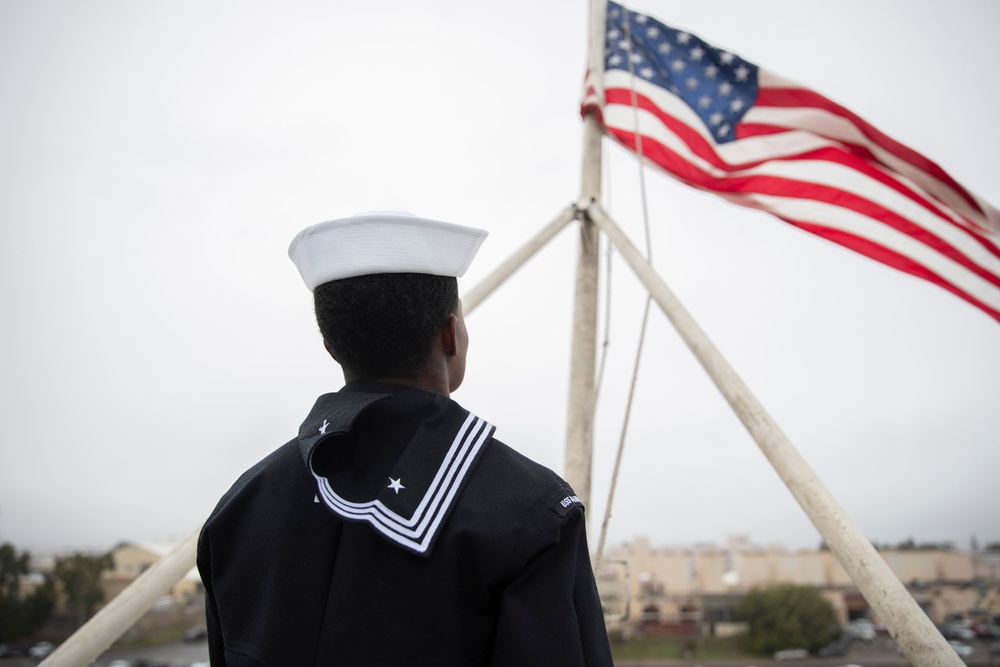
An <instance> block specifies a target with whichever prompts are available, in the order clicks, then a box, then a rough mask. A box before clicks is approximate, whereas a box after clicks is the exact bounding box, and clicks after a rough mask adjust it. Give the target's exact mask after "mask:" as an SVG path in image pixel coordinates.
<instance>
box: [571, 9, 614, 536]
mask: <svg viewBox="0 0 1000 667" xmlns="http://www.w3.org/2000/svg"><path fill="white" fill-rule="evenodd" d="M606 14H607V0H591V2H590V37H589V40H588V49H587V71H588V72H602V71H603V70H604V40H605V37H604V32H605V23H606V21H607V17H606ZM596 79H598V80H599V79H600V77H596ZM602 94H603V93H602ZM602 136H603V133H602V130H601V124H600V121H599V119H598V116H597V112H596V110H594V109H591V110H589V111H588V112H587V113H586V114H585V115H584V117H583V167H582V173H581V177H580V202H581V204H582V205H583V206H587V205H588V204H589V202H591V201H598V200H599V199H600V197H601V138H602ZM599 250H600V236H599V233H598V230H597V226H596V225H595V224H594V223H593V222H592V221H591V220H589V219H588V218H587V217H586V216H583V217H582V219H581V220H580V245H579V249H578V252H577V264H576V293H575V300H574V311H573V343H572V348H571V353H570V372H569V399H568V407H567V414H566V449H565V452H566V460H565V464H564V467H563V476H564V477H565V478H566V481H567V482H569V484H570V486H571V487H572V488H573V490H574V492H575V493H576V495H577V496H578V497H579V498H580V500H581V501H582V502H583V504H584V505H585V506H589V505H590V477H591V462H592V459H593V439H594V375H595V371H596V359H597V287H598V285H597V283H598V269H599V266H600V262H599ZM588 516H589V515H588Z"/></svg>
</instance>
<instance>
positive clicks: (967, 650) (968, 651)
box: [948, 639, 975, 658]
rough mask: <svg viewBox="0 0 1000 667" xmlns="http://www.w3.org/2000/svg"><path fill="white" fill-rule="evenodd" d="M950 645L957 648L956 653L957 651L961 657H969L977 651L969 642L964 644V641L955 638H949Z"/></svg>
mask: <svg viewBox="0 0 1000 667" xmlns="http://www.w3.org/2000/svg"><path fill="white" fill-rule="evenodd" d="M948 646H950V647H952V648H953V649H955V653H957V654H958V655H959V657H961V658H968V657H969V656H970V655H972V654H973V653H974V652H975V649H973V648H972V647H971V646H969V645H968V644H963V643H962V642H960V641H956V640H954V639H950V640H948Z"/></svg>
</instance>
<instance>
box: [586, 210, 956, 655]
mask: <svg viewBox="0 0 1000 667" xmlns="http://www.w3.org/2000/svg"><path fill="white" fill-rule="evenodd" d="M586 213H587V217H588V218H591V219H593V220H594V222H595V223H596V224H597V225H598V226H599V227H600V229H601V231H603V232H604V233H605V234H607V235H608V238H609V239H610V241H611V242H612V243H613V244H614V245H615V248H617V249H618V252H619V253H620V254H621V256H622V258H623V259H624V260H625V261H626V262H628V264H629V266H631V267H632V270H633V271H634V272H635V274H636V276H637V277H638V278H639V280H640V281H642V283H643V285H645V286H646V289H647V290H649V293H650V295H651V296H652V297H653V299H654V300H655V301H656V303H657V304H658V305H659V306H660V309H661V310H662V311H663V313H664V314H665V315H666V316H667V317H668V318H669V319H670V321H671V323H672V324H673V325H674V328H675V329H676V330H677V332H678V333H679V334H680V335H681V338H683V339H684V342H685V343H687V345H688V347H689V348H691V351H692V352H693V353H694V355H695V357H697V358H698V361H699V362H700V363H701V365H702V367H703V368H704V369H705V371H706V372H707V373H708V375H709V377H711V378H712V381H713V382H714V383H715V386H716V387H718V389H719V391H720V392H722V395H723V396H724V397H725V399H726V401H728V402H729V405H730V406H731V407H732V408H733V411H734V412H735V413H736V415H737V416H738V417H739V419H740V421H742V422H743V425H744V426H745V427H746V429H747V430H748V431H749V432H750V435H751V436H753V439H754V441H756V443H757V445H758V446H759V447H760V449H761V451H762V452H763V453H764V455H765V456H766V457H767V459H768V460H769V461H770V462H771V465H772V466H773V467H774V470H775V472H777V473H778V476H779V477H781V480H782V481H783V482H784V483H785V486H786V487H788V490H789V491H791V492H792V495H793V496H794V497H795V499H796V500H797V501H798V503H799V505H800V506H801V507H802V509H803V510H804V511H805V513H806V515H807V516H808V517H809V520H810V521H812V523H813V525H814V526H816V529H817V530H818V531H819V533H820V535H821V536H822V537H823V540H824V541H825V542H826V544H827V546H829V547H830V551H831V552H833V555H834V556H836V558H837V560H838V561H839V562H840V564H841V565H842V566H843V567H844V569H845V570H846V571H847V574H848V575H850V577H851V580H852V581H854V584H855V585H856V586H857V587H858V589H859V590H860V591H861V593H862V595H864V596H865V599H866V600H867V601H868V603H869V604H870V605H871V606H872V607H873V608H874V609H875V611H876V613H878V616H879V618H880V619H881V620H882V621H883V622H884V623H885V625H886V628H887V629H888V630H889V634H890V635H891V636H892V638H893V639H894V640H895V641H896V644H898V645H899V647H900V648H901V649H902V650H903V653H905V654H906V656H907V657H908V658H909V659H910V660H911V661H912V662H913V664H914V665H917V667H931V666H934V667H938V666H942V667H943V666H945V665H947V666H949V667H960V666H961V665H963V663H962V661H961V659H960V658H959V657H958V654H957V653H955V651H954V650H952V648H951V647H950V646H949V645H948V643H947V642H946V641H945V640H944V638H943V637H942V636H941V633H940V632H939V631H938V629H937V628H936V627H934V624H933V623H931V620H930V619H929V618H928V617H927V614H925V613H924V611H923V610H922V609H921V608H920V606H919V605H918V604H917V602H916V600H914V599H913V596H911V595H910V594H909V592H907V590H906V587H905V586H903V584H902V582H900V581H899V578H898V577H897V576H896V575H895V573H894V572H893V571H892V569H891V568H890V567H889V565H888V564H887V563H886V562H885V560H884V559H883V558H882V557H881V556H880V555H879V554H878V552H877V551H875V548H874V547H873V546H872V544H871V542H869V541H868V540H867V539H866V538H865V537H864V535H863V534H862V533H861V530H860V529H859V528H858V527H857V525H855V523H854V522H853V521H852V520H851V518H850V517H849V516H848V515H847V513H846V512H845V511H844V509H843V508H842V507H841V506H840V504H839V503H838V502H837V501H836V499H835V498H834V497H833V495H832V494H831V493H830V492H829V490H828V489H827V488H826V486H825V485H824V484H823V482H822V481H821V480H820V479H819V477H817V476H816V473H815V472H813V470H812V468H811V467H810V466H809V464H808V463H807V462H806V460H805V459H804V458H803V457H802V455H801V454H799V452H798V450H796V449H795V446H794V445H792V443H791V441H789V439H788V437H787V436H786V435H785V434H784V433H783V432H782V431H781V429H780V428H779V427H778V425H777V424H776V423H774V421H773V420H772V419H771V416H770V415H769V414H768V413H767V411H766V410H765V409H764V406H762V405H761V404H760V402H758V401H757V398H756V397H755V396H754V395H753V393H751V391H750V389H749V388H748V387H747V386H746V385H745V384H744V383H743V380H742V379H741V378H740V377H739V375H737V374H736V371H735V370H734V369H733V367H732V366H730V365H729V362H727V361H726V359H725V358H724V357H723V356H722V354H721V353H720V352H719V351H718V349H717V348H716V347H715V345H714V344H712V341H711V340H709V338H708V336H706V335H705V332H704V331H702V329H701V327H699V326H698V323H697V322H695V321H694V319H693V318H692V317H691V315H690V314H689V313H688V312H687V310H686V309H685V308H684V306H682V305H681V303H680V301H678V300H677V297H675V296H674V294H673V292H671V291H670V288H669V287H667V285H666V283H664V282H663V280H662V279H661V278H660V276H659V275H657V273H656V272H655V271H654V270H653V268H652V267H651V266H650V265H649V263H648V262H647V261H646V260H645V258H644V257H643V256H642V254H641V253H640V252H639V250H638V249H637V248H636V247H635V245H633V244H632V242H631V241H630V240H629V239H628V237H627V236H626V235H625V234H624V233H623V232H622V231H621V229H619V228H618V226H617V225H616V224H615V223H614V221H613V220H611V218H610V217H608V215H607V214H606V213H605V212H604V210H603V209H602V208H601V207H600V205H599V204H597V203H596V202H595V203H594V204H592V205H591V206H590V207H589V209H588V210H587V212H586Z"/></svg>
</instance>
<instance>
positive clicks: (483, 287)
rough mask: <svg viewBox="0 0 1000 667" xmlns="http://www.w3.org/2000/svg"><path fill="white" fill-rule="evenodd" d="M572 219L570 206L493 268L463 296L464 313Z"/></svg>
mask: <svg viewBox="0 0 1000 667" xmlns="http://www.w3.org/2000/svg"><path fill="white" fill-rule="evenodd" d="M574 217H576V209H575V208H574V207H572V206H571V207H568V208H567V209H566V210H564V211H563V212H562V213H560V214H559V215H558V216H556V218H555V219H554V220H552V222H550V223H549V224H548V225H546V226H545V227H544V228H543V229H542V230H541V231H539V232H538V233H537V234H535V236H533V237H532V238H531V239H530V240H529V241H528V242H527V243H525V244H524V245H523V246H521V247H520V248H518V249H517V250H516V251H515V252H514V254H513V255H511V256H510V257H509V258H507V261H505V262H504V263H503V264H501V265H500V266H498V267H497V268H495V269H494V270H493V272H492V273H490V274H489V275H488V276H486V277H485V278H483V279H482V280H480V281H479V282H478V283H476V284H475V285H474V286H473V287H472V289H470V290H469V291H468V292H466V293H465V294H463V295H462V308H463V310H464V312H465V313H466V314H469V313H471V312H472V311H473V310H474V309H475V308H476V306H478V305H479V304H480V303H482V302H483V300H484V299H485V298H486V297H488V296H489V295H490V294H492V293H493V291H494V290H496V289H497V288H498V287H500V285H502V284H503V282H504V281H505V280H507V278H509V277H510V276H511V275H512V274H513V273H514V272H515V271H517V270H518V269H519V268H521V266H522V265H523V264H524V263H525V262H527V261H528V260H529V259H531V258H532V257H533V256H534V254H535V253H536V252H538V251H539V250H541V249H542V247H543V246H544V245H545V244H546V243H548V242H549V241H550V240H551V239H552V237H554V236H555V235H556V234H558V233H559V232H560V231H562V229H563V227H565V226H566V225H568V224H569V223H570V222H571V221H572V220H573V218H574Z"/></svg>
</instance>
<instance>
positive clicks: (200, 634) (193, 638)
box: [181, 625, 208, 642]
mask: <svg viewBox="0 0 1000 667" xmlns="http://www.w3.org/2000/svg"><path fill="white" fill-rule="evenodd" d="M207 638H208V630H207V629H206V628H205V626H204V625H196V626H194V627H192V628H188V630H187V631H186V632H185V633H184V636H183V637H182V638H181V639H183V640H184V641H186V642H197V641H201V640H202V639H207Z"/></svg>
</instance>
